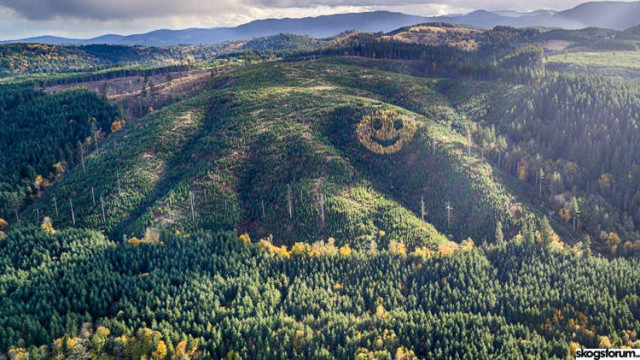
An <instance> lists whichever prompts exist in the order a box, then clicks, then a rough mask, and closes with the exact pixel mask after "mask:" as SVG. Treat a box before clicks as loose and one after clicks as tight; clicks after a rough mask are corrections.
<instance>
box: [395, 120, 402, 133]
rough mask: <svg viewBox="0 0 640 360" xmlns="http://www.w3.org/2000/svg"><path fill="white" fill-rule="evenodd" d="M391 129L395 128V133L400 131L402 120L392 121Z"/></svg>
mask: <svg viewBox="0 0 640 360" xmlns="http://www.w3.org/2000/svg"><path fill="white" fill-rule="evenodd" d="M393 127H394V128H396V130H397V131H399V130H400V129H402V128H403V127H404V124H403V123H402V119H398V120H396V121H394V122H393Z"/></svg>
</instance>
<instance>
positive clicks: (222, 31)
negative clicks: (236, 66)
mask: <svg viewBox="0 0 640 360" xmlns="http://www.w3.org/2000/svg"><path fill="white" fill-rule="evenodd" d="M603 14H608V16H603ZM637 19H640V2H638V1H636V2H614V1H601V2H586V3H583V4H580V5H578V6H576V7H574V8H571V9H567V10H563V11H553V10H544V9H541V10H535V11H531V12H517V11H512V10H502V11H488V10H475V11H472V12H470V13H467V14H464V15H444V16H435V17H427V16H419V15H411V14H404V13H399V12H390V11H374V12H362V13H346V14H335V15H321V16H317V17H304V18H282V19H275V18H270V19H261V20H254V21H251V22H249V23H246V24H242V25H238V26H235V27H214V28H189V29H180V30H172V29H158V30H154V31H150V32H147V33H139V34H131V35H114V34H106V35H102V36H99V37H95V38H91V39H74V38H64V37H56V36H48V35H46V36H38V37H31V38H24V39H17V40H5V41H0V44H4V43H15V42H28V43H32V42H36V43H44V44H50V45H88V44H106V45H144V46H171V45H208V44H216V43H221V42H225V41H234V40H246V39H250V38H254V37H262V36H269V35H277V34H279V33H294V34H300V35H309V36H314V37H318V38H323V37H330V36H335V35H337V34H339V33H342V32H344V31H348V30H360V31H365V32H379V31H383V32H388V31H392V30H394V29H397V28H401V27H404V26H409V25H414V24H418V23H425V22H448V23H452V24H465V25H471V26H475V27H479V28H493V27H495V26H498V25H504V26H514V27H549V28H556V27H559V28H567V29H578V28H586V27H602V28H609V29H614V30H625V29H627V28H630V27H633V26H636V25H639V24H640V21H639V20H637Z"/></svg>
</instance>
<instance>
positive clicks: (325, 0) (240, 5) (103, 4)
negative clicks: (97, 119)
mask: <svg viewBox="0 0 640 360" xmlns="http://www.w3.org/2000/svg"><path fill="white" fill-rule="evenodd" d="M584 1H586V0H451V1H443V0H178V1H176V0H0V40H9V39H19V38H24V37H30V36H38V35H55V36H65V37H74V38H90V37H94V36H98V35H103V34H121V35H128V34H135V33H141V32H147V31H151V30H156V29H184V28H192V27H203V28H210V27H220V26H235V25H240V24H242V23H246V22H249V21H252V20H256V19H264V18H284V17H293V18H297V17H306V16H318V15H326V14H336V13H347V12H363V11H374V10H389V11H397V12H403V13H407V14H415V15H425V16H433V15H445V14H460V13H466V12H470V11H473V10H478V9H484V10H505V9H509V10H518V11H530V10H538V9H554V10H564V9H568V8H571V7H573V6H576V5H578V4H580V3H581V2H584Z"/></svg>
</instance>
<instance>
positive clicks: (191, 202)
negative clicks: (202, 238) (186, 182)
mask: <svg viewBox="0 0 640 360" xmlns="http://www.w3.org/2000/svg"><path fill="white" fill-rule="evenodd" d="M189 205H191V221H193V222H196V210H195V207H196V201H195V198H194V197H193V192H189Z"/></svg>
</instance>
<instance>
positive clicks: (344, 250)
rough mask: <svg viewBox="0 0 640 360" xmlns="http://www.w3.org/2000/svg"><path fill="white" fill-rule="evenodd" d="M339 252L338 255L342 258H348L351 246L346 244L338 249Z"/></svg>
mask: <svg viewBox="0 0 640 360" xmlns="http://www.w3.org/2000/svg"><path fill="white" fill-rule="evenodd" d="M339 252H340V255H342V256H344V257H349V256H351V246H349V244H346V245H344V246H342V247H341V248H340V250H339Z"/></svg>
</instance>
